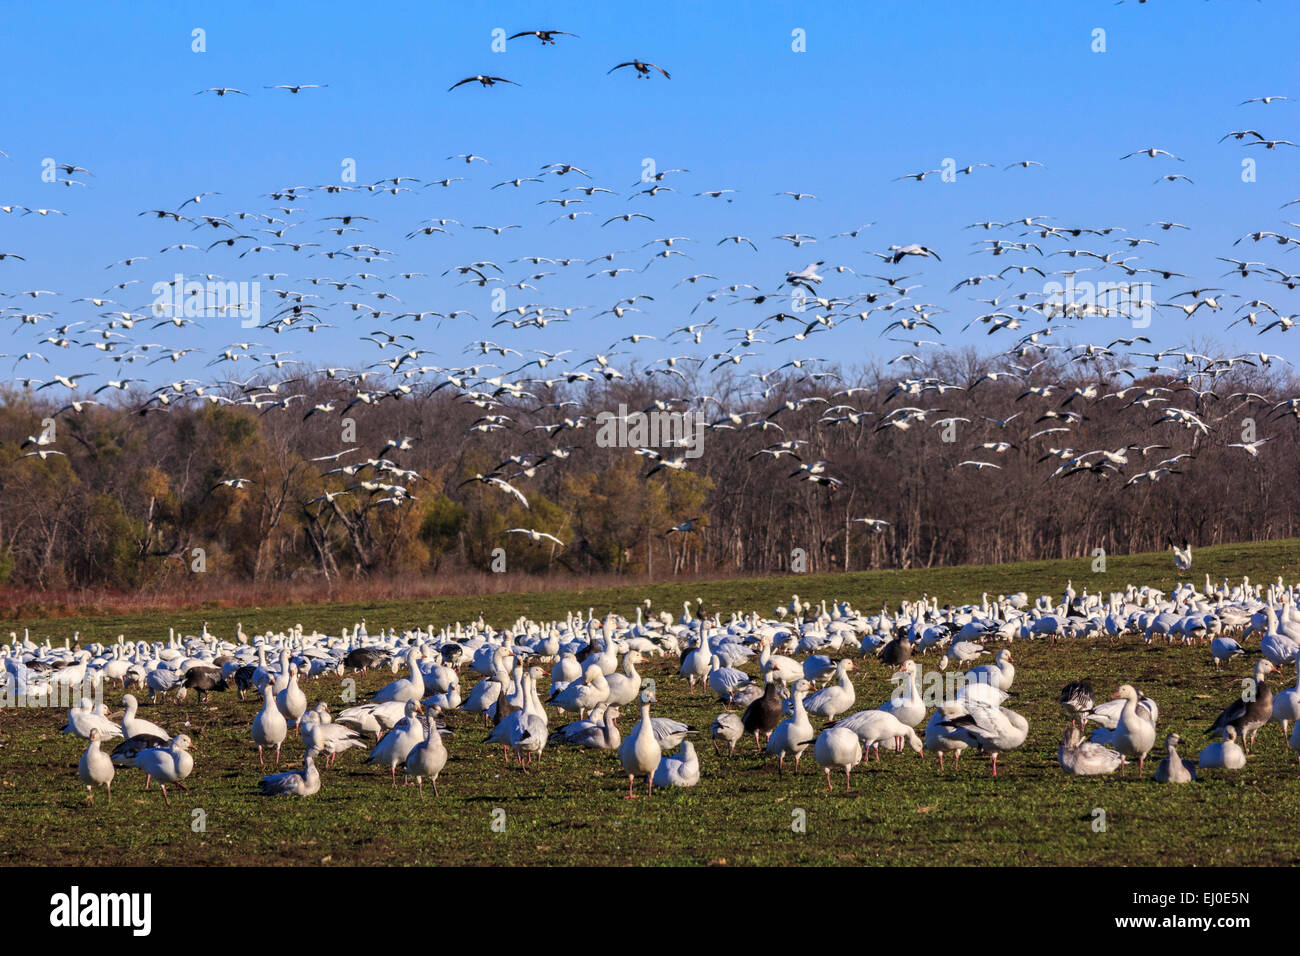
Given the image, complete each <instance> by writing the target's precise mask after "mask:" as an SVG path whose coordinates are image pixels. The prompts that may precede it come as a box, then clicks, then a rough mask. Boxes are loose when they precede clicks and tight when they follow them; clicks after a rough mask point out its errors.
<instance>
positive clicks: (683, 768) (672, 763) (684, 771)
mask: <svg viewBox="0 0 1300 956" xmlns="http://www.w3.org/2000/svg"><path fill="white" fill-rule="evenodd" d="M699 782H700V759H699V757H697V756H696V755H695V745H694V744H693V743H691V742H690V741H689V740H683V741H682V749H681V752H680V753H679V754H678V755H677V756H673V757H664V758H663V759H662V760H661V761H659V766H658V767H656V768H655V772H654V784H655V786H656V787H693V786H695V785H696V784H697V783H699Z"/></svg>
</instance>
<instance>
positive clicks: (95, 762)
mask: <svg viewBox="0 0 1300 956" xmlns="http://www.w3.org/2000/svg"><path fill="white" fill-rule="evenodd" d="M101 736H103V734H102V732H101V731H100V729H99V728H98V727H91V728H90V733H89V734H88V735H87V739H89V741H90V745H89V746H88V747H86V752H85V753H83V754H82V755H81V761H80V762H79V763H78V764H77V776H78V777H80V778H81V782H82V783H84V784H85V785H86V799H87V800H90V801H91V802H94V799H95V787H97V786H99V787H103V788H104V789H105V790H107V791H108V802H109V803H112V802H113V774H114V773H116V771H115V770H114V769H113V761H112V759H111V758H110V757H109V756H108V754H106V753H104V751H102V750H100V749H99V739H100V737H101Z"/></svg>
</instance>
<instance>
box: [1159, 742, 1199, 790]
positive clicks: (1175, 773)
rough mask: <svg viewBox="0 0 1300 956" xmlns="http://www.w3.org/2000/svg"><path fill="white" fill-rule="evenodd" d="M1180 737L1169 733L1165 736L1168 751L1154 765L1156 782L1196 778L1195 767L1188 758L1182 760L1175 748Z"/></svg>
mask: <svg viewBox="0 0 1300 956" xmlns="http://www.w3.org/2000/svg"><path fill="white" fill-rule="evenodd" d="M1180 741H1181V738H1180V737H1179V736H1178V735H1177V734H1170V735H1169V736H1167V737H1166V738H1165V748H1166V749H1167V750H1168V751H1169V753H1168V754H1166V755H1165V759H1164V760H1162V761H1160V766H1158V767H1156V775H1155V781H1156V783H1191V782H1192V781H1193V780H1195V779H1196V768H1195V766H1194V765H1193V764H1192V762H1191V761H1190V760H1183V759H1182V758H1181V757H1179V756H1178V751H1177V750H1176V749H1175V748H1176V747H1177V746H1178V744H1179V743H1180Z"/></svg>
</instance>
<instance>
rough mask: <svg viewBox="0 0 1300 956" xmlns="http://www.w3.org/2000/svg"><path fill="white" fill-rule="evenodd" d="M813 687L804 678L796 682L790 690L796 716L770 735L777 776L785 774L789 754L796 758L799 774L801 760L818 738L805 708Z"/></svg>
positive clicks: (768, 746)
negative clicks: (806, 699)
mask: <svg viewBox="0 0 1300 956" xmlns="http://www.w3.org/2000/svg"><path fill="white" fill-rule="evenodd" d="M811 687H812V684H811V683H810V682H809V681H807V680H805V679H803V678H800V679H799V680H797V681H795V683H794V687H792V688H791V689H790V696H791V698H792V699H793V701H794V715H793V716H791V717H787V718H786V719H785V720H783V721H781V723H779V724H777V725H776V729H775V730H773V731H772V733H771V734H769V735H768V738H767V752H768V753H770V754H776V755H777V764H776V773H777V776H781V775H783V774H784V772H785V758H786V755H787V754H789V755H790V756H792V757H794V772H795V773H798V772H799V758H800V757H802V756H803V752H804V751H805V750H807V749H808V748H809V747H810V746H812V744H813V741H814V740H816V738H817V734H816V733H815V732H814V731H813V725H812V721H811V720H809V719H808V711H807V710H806V709H805V708H804V698H805V697H807V696H808V690H809V689H810V688H811Z"/></svg>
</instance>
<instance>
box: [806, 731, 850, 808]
mask: <svg viewBox="0 0 1300 956" xmlns="http://www.w3.org/2000/svg"><path fill="white" fill-rule="evenodd" d="M813 759H815V760H816V761H817V765H818V766H819V767H821V768H822V772H823V773H825V774H826V791H827V792H828V793H829V792H830V791H831V790H832V789H833V788H832V787H831V771H832V770H834V769H836V768H839V769H842V770H843V771H844V789H845V790H852V789H853V779H852V776H851V774H852V772H853V768H854V767H856V766H857V765H858V764H860V763H862V742H861V741H860V740H858V735H857V734H855V733H854V732H853V731H852V730H849V729H848V728H846V727H838V726H837V727H828V728H827V729H826V730H823V731H822V732H821V734H820V735H819V736H818V737H817V740H816V741H815V742H814V743H813Z"/></svg>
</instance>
